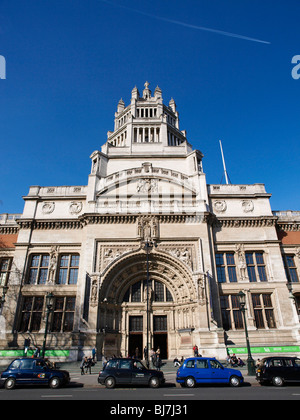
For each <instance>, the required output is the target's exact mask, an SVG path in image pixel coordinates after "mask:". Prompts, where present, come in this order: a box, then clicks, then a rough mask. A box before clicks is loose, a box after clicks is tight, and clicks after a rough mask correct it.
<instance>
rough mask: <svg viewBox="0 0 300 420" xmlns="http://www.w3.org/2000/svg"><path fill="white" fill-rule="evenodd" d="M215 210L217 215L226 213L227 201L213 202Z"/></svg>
mask: <svg viewBox="0 0 300 420" xmlns="http://www.w3.org/2000/svg"><path fill="white" fill-rule="evenodd" d="M213 208H214V210H215V212H216V213H224V211H226V209H227V204H226V201H225V200H216V201H214V202H213Z"/></svg>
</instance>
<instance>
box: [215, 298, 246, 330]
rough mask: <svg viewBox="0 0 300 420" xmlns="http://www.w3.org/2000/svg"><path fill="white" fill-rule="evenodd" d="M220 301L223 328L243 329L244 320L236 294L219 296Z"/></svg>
mask: <svg viewBox="0 0 300 420" xmlns="http://www.w3.org/2000/svg"><path fill="white" fill-rule="evenodd" d="M220 303H221V313H222V321H223V328H224V330H225V331H228V330H239V329H243V328H244V322H243V316H242V312H241V309H240V304H239V299H238V296H236V295H223V296H220Z"/></svg>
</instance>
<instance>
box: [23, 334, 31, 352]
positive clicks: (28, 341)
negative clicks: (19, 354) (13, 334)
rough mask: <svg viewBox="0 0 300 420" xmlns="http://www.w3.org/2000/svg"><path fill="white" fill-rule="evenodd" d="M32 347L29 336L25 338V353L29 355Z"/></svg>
mask: <svg viewBox="0 0 300 420" xmlns="http://www.w3.org/2000/svg"><path fill="white" fill-rule="evenodd" d="M29 347H30V338H29V337H27V338H25V340H24V355H25V356H27V352H28V349H29Z"/></svg>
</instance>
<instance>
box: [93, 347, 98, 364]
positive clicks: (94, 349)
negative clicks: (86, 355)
mask: <svg viewBox="0 0 300 420" xmlns="http://www.w3.org/2000/svg"><path fill="white" fill-rule="evenodd" d="M96 353H97V349H96V347H93V350H92V359H93V362H95V361H96V360H95V359H96Z"/></svg>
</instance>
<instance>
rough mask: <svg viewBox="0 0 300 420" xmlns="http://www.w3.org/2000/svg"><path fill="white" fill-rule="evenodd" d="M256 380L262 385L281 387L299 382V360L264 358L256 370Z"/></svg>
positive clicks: (295, 358)
mask: <svg viewBox="0 0 300 420" xmlns="http://www.w3.org/2000/svg"><path fill="white" fill-rule="evenodd" d="M256 379H257V381H258V382H259V383H260V384H261V385H263V384H267V383H271V384H273V385H275V386H283V385H284V384H285V383H286V382H300V359H299V358H297V357H283V356H282V357H281V356H273V357H265V358H264V359H262V360H261V361H260V363H259V365H258V366H257V369H256Z"/></svg>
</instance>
